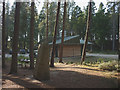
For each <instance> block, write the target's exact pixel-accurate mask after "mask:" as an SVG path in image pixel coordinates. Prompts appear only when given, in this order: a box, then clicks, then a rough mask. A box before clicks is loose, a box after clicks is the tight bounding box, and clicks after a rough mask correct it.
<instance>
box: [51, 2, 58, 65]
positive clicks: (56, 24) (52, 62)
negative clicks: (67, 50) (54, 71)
mask: <svg viewBox="0 0 120 90" xmlns="http://www.w3.org/2000/svg"><path fill="white" fill-rule="evenodd" d="M59 12H60V1H59V2H58V8H57V15H56V23H55V28H54V29H55V32H54V39H53V49H52V56H51V62H50V67H54V55H55V45H56V37H57V26H58V21H59Z"/></svg>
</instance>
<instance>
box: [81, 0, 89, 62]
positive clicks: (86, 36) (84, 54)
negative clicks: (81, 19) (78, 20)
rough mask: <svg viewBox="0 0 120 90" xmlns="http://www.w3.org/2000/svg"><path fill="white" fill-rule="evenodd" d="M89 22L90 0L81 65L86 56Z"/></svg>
mask: <svg viewBox="0 0 120 90" xmlns="http://www.w3.org/2000/svg"><path fill="white" fill-rule="evenodd" d="M90 21H91V0H90V2H89V8H88V19H87V28H86V35H85V43H84V46H83V51H82V58H81V64H82V63H83V61H84V59H85V56H86V48H87V43H88V34H89V29H90Z"/></svg>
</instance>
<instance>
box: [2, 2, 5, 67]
mask: <svg viewBox="0 0 120 90" xmlns="http://www.w3.org/2000/svg"><path fill="white" fill-rule="evenodd" d="M2 67H3V68H4V67H5V1H4V2H3V14H2Z"/></svg>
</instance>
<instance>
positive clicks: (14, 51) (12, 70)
mask: <svg viewBox="0 0 120 90" xmlns="http://www.w3.org/2000/svg"><path fill="white" fill-rule="evenodd" d="M19 23H20V2H16V9H15V22H14V33H13V35H14V36H13V44H12V62H11V68H10V74H13V73H17V54H18V40H19Z"/></svg>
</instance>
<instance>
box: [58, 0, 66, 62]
mask: <svg viewBox="0 0 120 90" xmlns="http://www.w3.org/2000/svg"><path fill="white" fill-rule="evenodd" d="M65 21H66V1H65V2H64V16H63V30H62V39H61V45H60V60H59V63H63V62H62V57H63V42H64V29H65Z"/></svg>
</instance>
